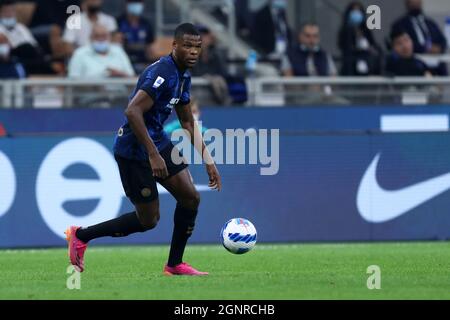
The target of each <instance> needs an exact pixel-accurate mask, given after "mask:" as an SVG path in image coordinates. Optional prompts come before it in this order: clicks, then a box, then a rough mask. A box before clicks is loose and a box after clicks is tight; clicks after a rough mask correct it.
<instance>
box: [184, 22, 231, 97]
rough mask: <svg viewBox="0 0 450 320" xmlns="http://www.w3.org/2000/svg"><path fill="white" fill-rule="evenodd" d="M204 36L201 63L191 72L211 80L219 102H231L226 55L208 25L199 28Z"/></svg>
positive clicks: (195, 75)
mask: <svg viewBox="0 0 450 320" xmlns="http://www.w3.org/2000/svg"><path fill="white" fill-rule="evenodd" d="M198 30H199V32H200V34H201V36H202V52H201V54H200V59H199V63H197V64H196V65H195V67H194V68H193V69H192V71H191V73H192V75H193V76H194V77H204V78H206V79H208V80H209V81H210V82H211V88H212V90H213V94H214V97H215V99H216V100H217V103H219V104H222V105H229V104H231V98H230V95H229V91H228V84H227V81H226V77H227V74H228V72H227V68H226V61H225V56H224V53H223V52H222V51H220V50H219V49H218V48H217V46H216V38H215V37H214V34H213V33H212V32H211V31H210V30H209V29H208V28H206V27H203V26H200V27H199V28H198Z"/></svg>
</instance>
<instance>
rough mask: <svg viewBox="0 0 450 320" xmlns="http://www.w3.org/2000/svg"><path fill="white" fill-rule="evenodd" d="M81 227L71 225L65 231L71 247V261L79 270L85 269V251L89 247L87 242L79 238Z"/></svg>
mask: <svg viewBox="0 0 450 320" xmlns="http://www.w3.org/2000/svg"><path fill="white" fill-rule="evenodd" d="M79 228H80V227H75V226H72V227H69V228H68V229H67V230H66V231H65V232H64V233H65V234H66V240H67V244H68V247H69V258H70V263H72V265H73V266H74V267H75V270H77V271H78V272H83V270H84V252H85V251H86V248H87V243H84V242H83V241H81V240H80V239H78V238H77V235H76V232H77V230H78V229H79Z"/></svg>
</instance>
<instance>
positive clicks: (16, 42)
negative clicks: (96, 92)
mask: <svg viewBox="0 0 450 320" xmlns="http://www.w3.org/2000/svg"><path fill="white" fill-rule="evenodd" d="M0 33H3V34H4V35H5V36H6V37H7V38H8V41H9V43H10V45H11V55H12V56H15V57H17V58H18V59H19V61H20V62H21V63H22V64H23V65H24V67H25V70H26V72H27V74H54V73H56V72H58V73H59V72H61V68H58V66H57V65H54V64H52V62H51V61H50V60H49V59H46V57H45V56H44V54H43V52H42V49H41V47H40V46H39V44H38V43H37V41H36V39H35V38H34V37H33V35H32V34H31V32H30V30H29V29H28V28H27V27H26V26H25V25H23V24H21V23H19V22H17V12H16V3H15V1H14V0H3V1H1V2H0Z"/></svg>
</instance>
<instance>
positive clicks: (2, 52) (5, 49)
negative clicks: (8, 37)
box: [0, 43, 11, 58]
mask: <svg viewBox="0 0 450 320" xmlns="http://www.w3.org/2000/svg"><path fill="white" fill-rule="evenodd" d="M10 51H11V48H10V47H9V45H8V44H6V43H4V44H0V57H3V58H6V57H8V56H9V52H10Z"/></svg>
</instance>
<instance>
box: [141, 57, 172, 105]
mask: <svg viewBox="0 0 450 320" xmlns="http://www.w3.org/2000/svg"><path fill="white" fill-rule="evenodd" d="M144 77H145V78H144V80H143V81H142V84H141V85H140V87H139V88H138V89H140V90H144V91H145V92H146V93H147V94H148V95H149V96H150V97H152V99H153V100H156V99H158V98H159V97H160V96H161V94H162V93H163V92H164V91H165V90H167V88H168V83H169V74H168V72H167V70H166V69H165V68H164V66H163V65H162V64H160V63H156V64H155V65H154V66H153V68H150V69H149V70H148V71H147V72H146V74H145V75H144Z"/></svg>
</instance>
